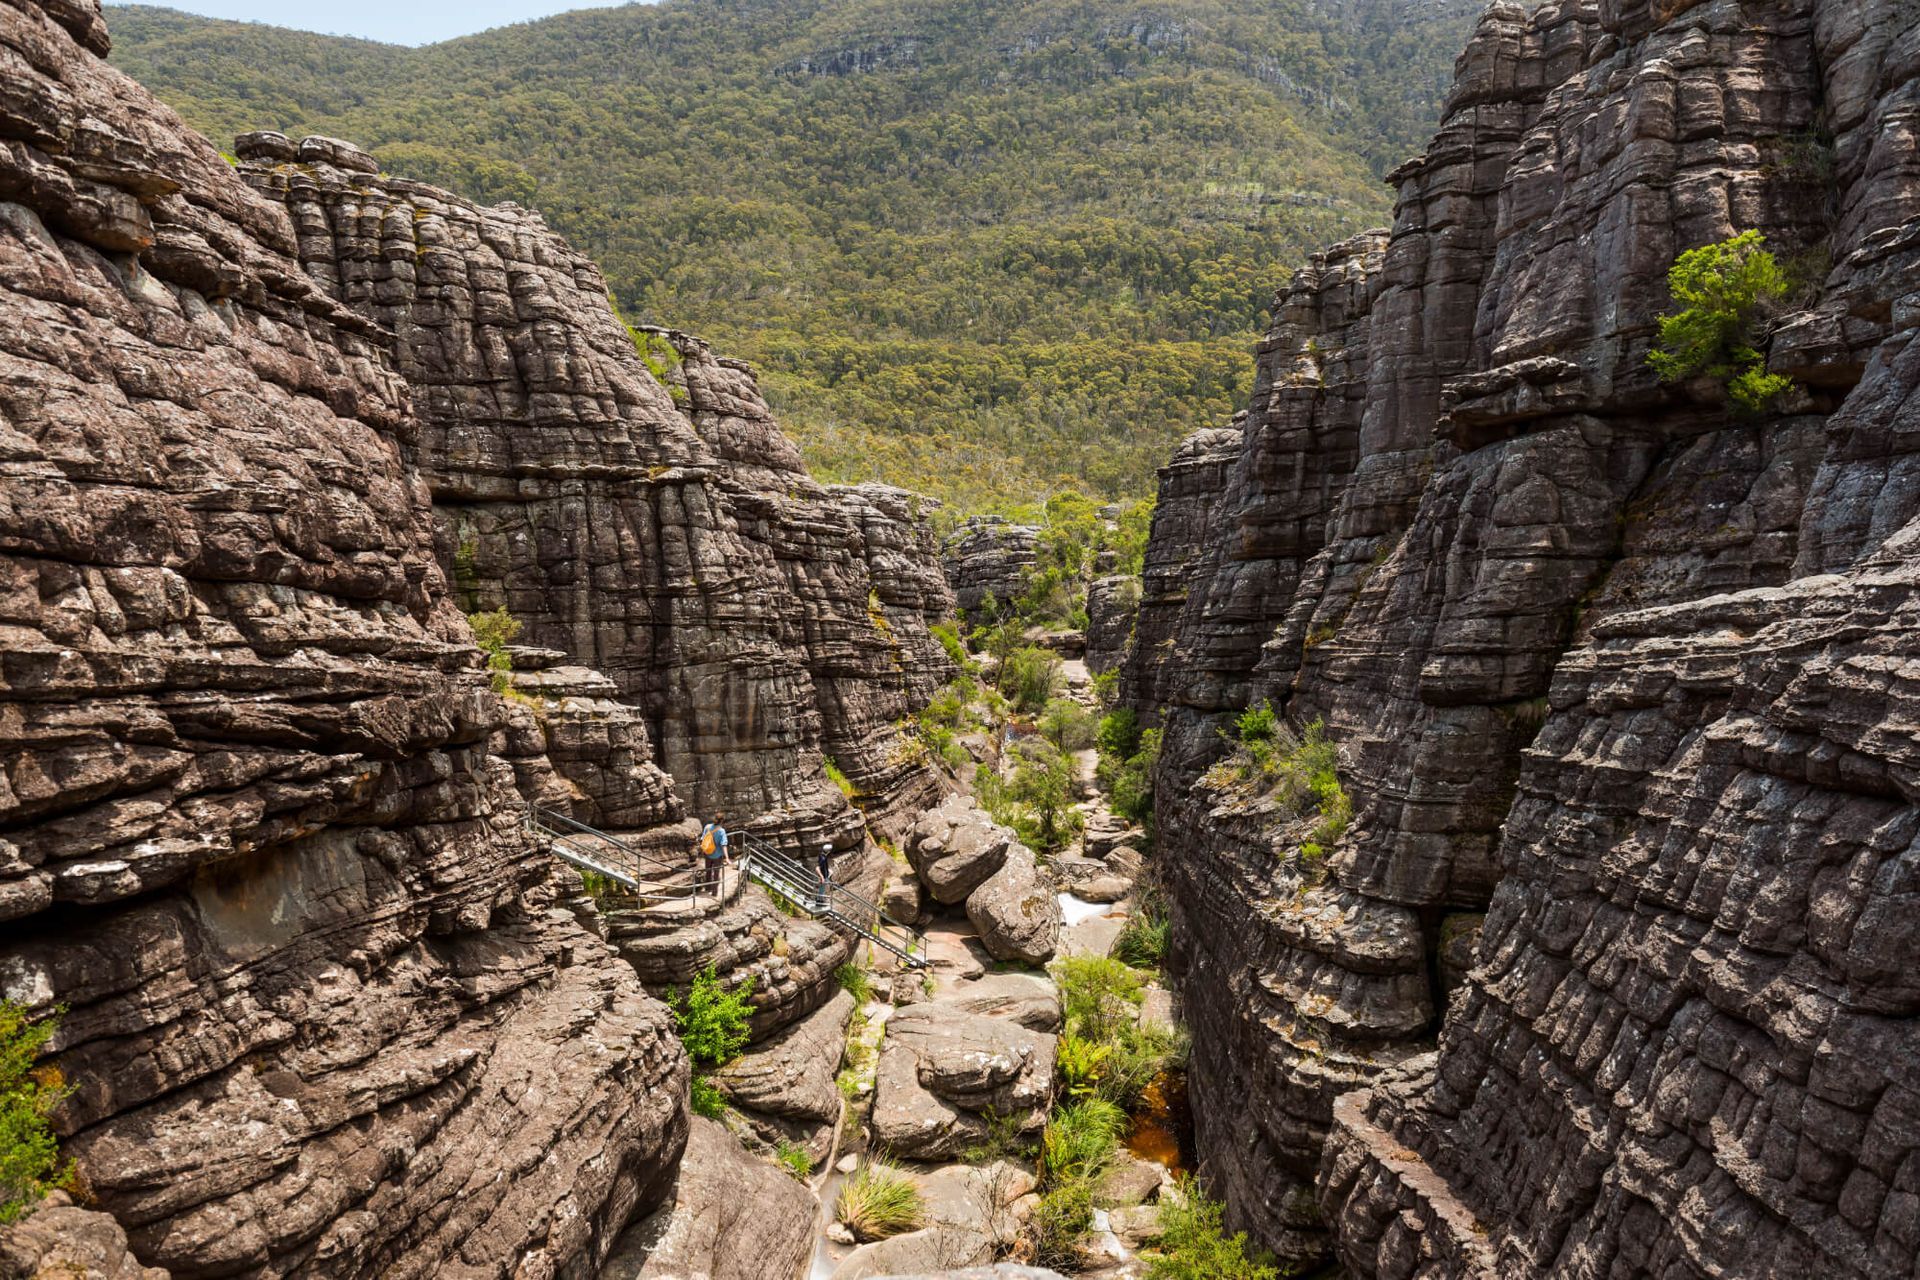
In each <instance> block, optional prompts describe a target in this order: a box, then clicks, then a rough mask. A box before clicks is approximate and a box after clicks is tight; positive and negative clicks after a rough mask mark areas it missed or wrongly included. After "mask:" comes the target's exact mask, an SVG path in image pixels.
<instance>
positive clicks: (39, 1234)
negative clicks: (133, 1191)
mask: <svg viewBox="0 0 1920 1280" xmlns="http://www.w3.org/2000/svg"><path fill="white" fill-rule="evenodd" d="M0 1276H5V1277H6V1280H167V1273H166V1272H165V1271H163V1270H161V1269H160V1268H159V1267H145V1266H141V1265H140V1260H139V1259H138V1258H136V1257H134V1256H133V1251H132V1250H131V1249H129V1248H128V1247H127V1233H126V1232H125V1231H124V1230H122V1229H121V1226H120V1224H119V1223H118V1222H116V1221H114V1219H113V1217H112V1215H110V1214H105V1213H102V1212H100V1211H99V1210H98V1209H82V1208H79V1207H78V1206H76V1205H75V1204H74V1203H73V1201H72V1200H71V1199H69V1198H68V1197H67V1194H66V1193H65V1192H63V1191H56V1192H54V1193H53V1194H52V1195H49V1196H48V1197H47V1198H46V1199H45V1200H44V1201H42V1202H41V1203H40V1205H39V1206H38V1207H37V1208H35V1209H34V1210H33V1212H31V1213H29V1214H28V1215H27V1216H26V1217H24V1218H22V1219H21V1220H20V1221H18V1222H16V1223H14V1224H13V1225H12V1226H9V1227H7V1228H6V1229H4V1230H0Z"/></svg>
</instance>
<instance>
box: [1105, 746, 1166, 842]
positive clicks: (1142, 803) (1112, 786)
mask: <svg viewBox="0 0 1920 1280" xmlns="http://www.w3.org/2000/svg"><path fill="white" fill-rule="evenodd" d="M1159 759H1160V730H1158V729H1148V730H1146V731H1144V732H1142V733H1141V734H1140V737H1139V746H1138V747H1137V748H1136V749H1135V751H1134V753H1133V754H1132V755H1130V756H1128V757H1126V758H1125V759H1122V758H1120V757H1119V756H1116V755H1109V754H1102V755H1101V757H1100V763H1099V766H1098V767H1097V770H1096V772H1095V778H1096V780H1097V781H1098V782H1099V784H1100V788H1101V790H1103V791H1105V792H1106V793H1107V806H1108V807H1109V808H1111V809H1112V810H1113V811H1114V813H1116V814H1118V815H1119V816H1120V817H1122V818H1124V819H1126V820H1127V821H1129V822H1145V821H1148V820H1149V819H1151V818H1152V817H1153V767H1154V765H1155V764H1156V763H1157V762H1158V761H1159Z"/></svg>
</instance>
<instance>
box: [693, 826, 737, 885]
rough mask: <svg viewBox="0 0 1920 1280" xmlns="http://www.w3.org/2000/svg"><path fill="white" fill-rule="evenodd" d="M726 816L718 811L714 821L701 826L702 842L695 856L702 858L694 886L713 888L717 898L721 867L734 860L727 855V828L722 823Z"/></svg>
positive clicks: (695, 851) (695, 850) (696, 849)
mask: <svg viewBox="0 0 1920 1280" xmlns="http://www.w3.org/2000/svg"><path fill="white" fill-rule="evenodd" d="M726 816H727V815H726V814H724V813H716V814H714V815H713V821H711V822H709V823H708V824H707V825H706V826H704V827H702V828H700V843H699V845H698V846H697V847H696V848H695V849H694V857H696V858H698V859H699V860H700V874H699V877H698V879H697V880H696V881H695V883H694V887H695V889H702V888H711V889H712V890H713V896H714V897H716V898H717V897H719V896H720V877H721V867H722V866H723V865H724V864H725V863H727V862H730V861H732V859H730V858H729V857H728V856H727V829H726V827H724V826H722V825H721V823H722V822H724V821H725V819H726Z"/></svg>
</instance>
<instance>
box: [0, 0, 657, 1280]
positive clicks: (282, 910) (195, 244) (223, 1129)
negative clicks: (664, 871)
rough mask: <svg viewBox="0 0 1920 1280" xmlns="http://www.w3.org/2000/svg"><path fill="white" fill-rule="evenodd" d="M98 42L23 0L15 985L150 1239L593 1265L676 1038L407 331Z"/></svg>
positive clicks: (467, 1264) (8, 838)
mask: <svg viewBox="0 0 1920 1280" xmlns="http://www.w3.org/2000/svg"><path fill="white" fill-rule="evenodd" d="M106 48H107V44H106V35H105V31H104V28H103V26H102V25H101V22H100V18H99V14H98V11H97V9H96V8H95V7H94V6H93V5H91V4H90V3H85V2H84V0H82V2H79V3H75V2H74V0H66V2H64V3H61V4H59V5H57V6H56V5H51V4H49V5H45V6H42V5H39V4H35V3H32V2H30V0H16V2H15V3H10V4H8V5H6V6H0V57H4V59H5V60H6V69H5V73H4V75H0V292H3V293H4V297H3V298H0V311H4V314H5V316H6V323H5V324H0V366H4V376H0V430H3V431H4V437H5V440H6V447H5V454H4V459H0V476H3V477H4V478H3V479H0V576H3V579H4V582H5V584H6V589H5V594H4V598H5V600H6V605H5V611H4V617H3V618H0V632H3V633H0V649H4V655H5V656H4V658H0V670H4V690H5V692H4V701H3V702H0V744H3V747H4V751H3V753H0V754H3V757H4V761H5V766H4V783H5V785H4V788H0V919H4V920H5V926H4V934H3V935H0V987H4V990H5V993H6V994H7V995H8V996H9V997H11V998H16V999H21V1000H24V1001H26V1002H27V1003H28V1004H29V1005H30V1006H32V1007H34V1008H35V1009H46V1008H48V1007H50V1006H53V1005H55V1004H63V1005H65V1006H66V1007H67V1012H66V1014H65V1016H64V1020H63V1022H62V1024H61V1027H60V1030H59V1033H58V1036H57V1038H56V1040H55V1041H54V1042H53V1049H54V1056H53V1062H54V1064H55V1065H57V1066H58V1067H59V1068H60V1069H61V1070H63V1071H64V1073H65V1074H66V1076H67V1078H68V1079H69V1080H71V1081H72V1082H74V1084H75V1085H76V1086H77V1089H76V1092H75V1093H74V1095H73V1097H72V1099H71V1100H70V1101H69V1102H68V1103H67V1105H66V1106H65V1108H64V1109H63V1111H62V1112H61V1114H60V1116H59V1126H60V1128H61V1130H62V1132H63V1134H64V1136H65V1138H66V1143H65V1146H66V1149H67V1151H68V1152H69V1153H70V1154H72V1155H73V1156H75V1157H77V1159H78V1161H79V1164H80V1168H81V1170H82V1172H83V1175H84V1178H85V1182H86V1186H87V1188H88V1190H89V1191H90V1193H91V1195H92V1196H93V1197H94V1198H95V1200H96V1202H97V1204H98V1205H99V1207H101V1208H103V1209H105V1210H107V1211H108V1212H110V1213H111V1214H112V1215H113V1216H114V1218H115V1219H116V1220H117V1221H118V1222H119V1223H120V1224H121V1225H122V1227H124V1228H125V1230H126V1233H127V1238H128V1240H129V1242H130V1244H131V1247H132V1249H133V1252H134V1253H135V1254H136V1255H137V1257H138V1258H139V1260H140V1261H141V1262H142V1263H145V1264H150V1265H155V1266H159V1267H164V1268H166V1269H167V1270H168V1271H170V1272H171V1273H172V1274H173V1275H174V1276H176V1277H188V1276H224V1275H275V1276H297V1275H313V1276H329V1277H341V1276H433V1275H437V1276H456V1275H460V1276H496V1277H507V1276H520V1275H536V1274H537V1275H549V1276H577V1277H584V1276H589V1275H592V1274H593V1273H594V1270H595V1268H596V1266H597V1264H598V1262H599V1259H600V1258H601V1257H602V1256H604V1255H605V1253H606V1252H607V1250H608V1249H609V1248H610V1247H611V1245H612V1241H613V1239H614V1237H615V1235H616V1234H617V1233H618V1231H619V1230H620V1229H621V1228H622V1226H623V1225H624V1224H625V1223H626V1222H627V1221H628V1220H629V1219H630V1218H631V1217H632V1216H634V1214H635V1213H636V1212H637V1211H640V1210H644V1209H646V1208H647V1207H649V1206H651V1205H652V1204H654V1203H656V1202H658V1201H659V1200H660V1199H661V1198H662V1196H663V1195H664V1194H665V1192H666V1188H667V1186H668V1184H669V1182H670V1180H671V1177H672V1172H673V1167H674V1164H675V1162H676V1161H677V1159H678V1156H679V1152H680V1149H681V1146H682V1144H683V1142H684V1140H685V1135H686V1116H685V1111H684V1105H685V1104H684V1098H685V1092H686V1071H687V1068H686V1063H685V1058H684V1055H683V1054H682V1052H681V1049H680V1047H679V1044H678V1041H677V1039H676V1038H675V1037H674V1036H673V1034H672V1031H671V1029H670V1023H669V1019H668V1016H667V1013H666V1010H665V1009H664V1008H663V1007H661V1006H660V1005H659V1004H658V1003H656V1002H654V1001H653V1000H651V999H649V998H648V997H647V996H646V995H645V994H644V992H643V990H642V989H641V986H640V984H639V982H638V980H637V978H636V977H635V975H634V973H633V971H632V970H631V968H630V967H629V966H628V965H627V964H625V963H624V962H623V961H621V960H620V959H619V958H618V957H617V956H616V955H615V954H614V953H613V952H612V951H611V950H610V949H609V948H608V947H606V946H605V945H604V944H603V943H602V942H600V941H599V940H598V939H597V938H595V937H594V936H592V935H591V934H590V933H588V932H587V931H586V930H585V929H583V928H582V927H581V926H580V924H579V923H578V922H577V921H576V919H575V918H574V916H573V914H572V913H571V912H570V911H568V910H566V909H564V907H563V906H562V904H561V903H560V902H559V901H558V897H557V894H556V891H555V890H554V888H553V887H552V883H551V880H550V871H551V863H550V861H549V859H548V858H547V857H546V856H545V855H544V853H543V852H541V851H540V850H538V849H536V848H535V847H534V845H533V843H532V841H531V839H530V838H529V836H528V835H527V834H526V832H525V828H524V826H523V823H522V816H523V812H524V809H523V801H522V799H521V797H520V795H519V793H518V791H517V790H516V788H515V785H514V771H513V767H512V766H511V765H510V764H509V763H508V762H507V761H506V760H504V759H502V758H499V757H496V756H494V755H492V754H491V753H490V751H489V748H488V743H489V739H490V736H491V735H492V734H493V732H494V731H495V729H496V728H497V727H499V726H500V725H501V723H502V717H503V714H504V713H503V703H502V702H501V700H500V699H499V698H497V697H496V696H494V695H493V694H492V693H491V692H490V691H489V690H488V688H487V681H486V678H485V674H484V672H482V671H481V670H480V668H479V662H478V654H477V651H476V650H475V648H474V646H473V641H472V637H471V635H470V633H469V632H468V630H467V627H466V624H465V622H464V621H463V619H462V617H461V614H460V610H459V608H458V607H457V605H456V603H455V601H454V598H453V596H452V593H451V592H450V590H449V587H448V584H447V582H446V581H445V578H444V576H443V574H442V572H441V570H440V567H439V565H438V563H437V562H436V560H435V557H434V527H433V520H432V515H431V511H430V506H429V502H428V497H429V494H428V486H427V484H426V483H425V480H424V478H423V476H422V474H421V473H420V471H419V470H418V469H416V468H415V466H414V465H412V459H413V458H414V457H415V456H416V450H417V449H418V448H419V446H420V444H421V433H422V424H421V419H420V418H419V417H418V416H417V415H416V412H415V407H414V401H413V399H412V397H411V395H410V393H409V388H408V384H407V381H406V379H405V378H404V376H403V373H402V367H401V361H400V360H399V358H398V355H397V353H396V351H395V349H394V346H393V343H392V340H391V337H390V335H389V334H388V333H387V332H386V331H385V330H383V329H382V328H381V327H380V326H379V325H377V324H375V323H374V322H373V321H372V320H370V319H369V318H368V317H367V316H365V315H362V314H360V313H358V312H356V311H354V310H352V309H351V308H349V307H347V306H345V305H343V304H342V303H341V301H340V300H339V299H337V298H336V297H334V296H332V295H331V294H330V293H329V292H328V290H326V289H325V288H322V287H320V286H319V285H317V284H316V283H315V282H314V280H313V279H312V278H311V277H310V276H309V275H308V274H307V272H306V271H305V270H304V269H303V267H302V264H301V261H300V258H299V255H298V246H299V240H300V236H299V232H298V229H297V227H296V225H295V223H294V221H293V220H292V219H291V218H290V217H289V214H288V212H287V210H286V208H285V207H283V206H282V205H281V204H279V203H277V202H273V201H267V200H263V199H261V198H260V197H259V196H258V195H257V194H255V193H254V192H253V191H252V190H250V189H249V188H248V186H247V185H246V184H245V183H244V182H242V181H241V180H240V178H239V177H237V176H236V175H235V174H234V172H233V171H232V170H231V169H230V168H229V167H228V165H227V164H226V163H225V162H224V161H223V160H222V159H221V157H220V155H219V153H218V152H216V151H215V150H214V149H213V147H212V146H211V145H209V144H208V143H207V142H206V141H205V140H203V139H201V138H199V137H197V136H195V135H193V134H192V133H190V132H189V131H188V130H187V129H185V127H184V126H182V124H181V123H180V121H179V120H178V119H177V118H176V117H175V116H174V115H173V114H172V113H171V112H170V111H168V110H167V109H166V108H164V107H162V106H161V105H159V104H158V103H157V102H155V101H154V100H153V99H152V98H151V97H149V96H148V95H147V94H146V93H145V92H143V91H142V90H141V89H140V88H139V87H138V86H136V85H134V84H133V83H132V82H130V81H128V80H127V79H126V78H125V77H123V76H121V75H120V74H119V73H118V72H116V71H114V70H113V69H112V68H111V67H109V66H107V65H106V64H105V63H104V62H103V61H102V59H101V55H102V54H103V53H104V52H105V50H106ZM122 1269H123V1270H124V1267H123V1268H122Z"/></svg>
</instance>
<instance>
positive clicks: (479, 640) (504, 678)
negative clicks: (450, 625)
mask: <svg viewBox="0 0 1920 1280" xmlns="http://www.w3.org/2000/svg"><path fill="white" fill-rule="evenodd" d="M467 625H469V626H470V627H472V628H473V642H474V643H475V644H477V645H479V646H480V652H481V653H482V654H483V655H484V656H485V657H486V662H487V671H488V673H489V674H488V677H487V678H488V680H489V681H491V682H492V684H493V691H494V692H495V693H499V694H505V693H507V692H508V691H509V690H510V689H511V687H512V686H511V685H510V683H509V681H510V680H511V678H512V675H513V659H512V658H510V657H509V656H508V655H507V646H508V645H510V644H512V643H513V642H514V641H515V640H516V639H518V638H519V636H520V620H519V619H518V618H516V617H514V616H513V615H512V614H510V613H508V612H507V607H506V606H505V605H501V606H500V607H499V608H496V609H488V610H485V611H483V612H480V613H470V614H468V615H467Z"/></svg>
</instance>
